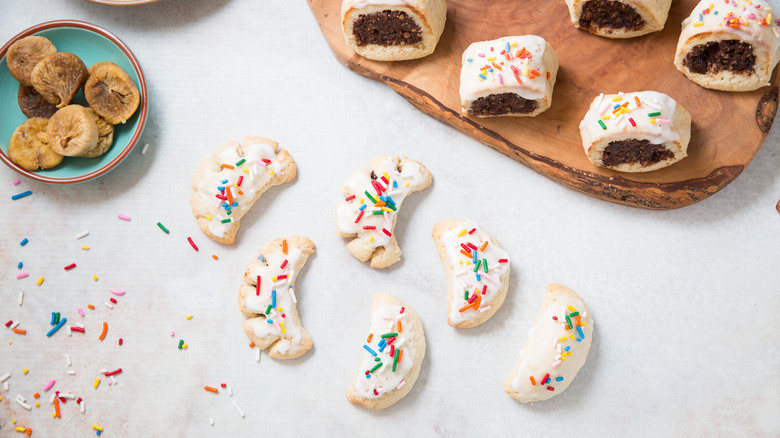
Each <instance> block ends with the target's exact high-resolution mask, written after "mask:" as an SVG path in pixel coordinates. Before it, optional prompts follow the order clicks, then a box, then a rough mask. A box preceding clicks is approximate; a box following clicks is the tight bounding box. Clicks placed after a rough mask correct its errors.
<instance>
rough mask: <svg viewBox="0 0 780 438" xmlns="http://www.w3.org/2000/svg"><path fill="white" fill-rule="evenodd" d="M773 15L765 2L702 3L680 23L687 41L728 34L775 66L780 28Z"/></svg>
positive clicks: (709, 0)
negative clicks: (706, 35)
mask: <svg viewBox="0 0 780 438" xmlns="http://www.w3.org/2000/svg"><path fill="white" fill-rule="evenodd" d="M773 12H774V11H773V8H772V5H771V4H770V2H769V1H767V0H763V1H755V0H731V1H724V0H702V1H701V2H699V4H698V5H696V7H695V8H693V11H692V12H691V15H690V16H689V17H688V18H686V19H685V20H683V22H682V26H683V35H684V37H685V39H686V40H688V39H690V38H691V37H693V36H695V35H701V34H708V33H712V32H723V31H726V32H729V33H731V34H733V35H735V36H736V37H737V38H738V39H739V40H742V41H745V42H749V43H750V44H753V46H754V47H757V48H759V49H760V50H764V51H765V52H766V53H768V54H769V56H770V65H771V66H772V67H774V66H775V65H776V64H777V61H778V56H780V51H779V50H778V49H780V29H778V25H777V23H776V21H775V20H777V18H778V17H777V16H776V14H773ZM773 17H774V18H773Z"/></svg>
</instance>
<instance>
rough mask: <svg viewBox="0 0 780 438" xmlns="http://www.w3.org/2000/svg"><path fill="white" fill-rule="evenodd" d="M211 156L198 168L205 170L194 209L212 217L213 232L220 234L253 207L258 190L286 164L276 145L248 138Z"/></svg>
mask: <svg viewBox="0 0 780 438" xmlns="http://www.w3.org/2000/svg"><path fill="white" fill-rule="evenodd" d="M209 160H211V163H209V164H211V165H210V166H203V165H202V166H200V167H199V168H198V171H199V172H202V173H201V174H200V175H196V178H199V180H198V183H197V195H198V197H199V198H200V201H201V202H199V203H198V204H197V205H198V208H197V210H198V211H193V213H195V214H196V216H198V215H200V216H203V217H206V218H207V219H209V222H208V230H209V232H211V234H213V235H214V236H216V237H218V238H220V237H224V236H225V235H226V233H227V232H228V230H230V228H231V227H234V226H235V223H234V222H237V221H238V220H240V218H241V217H242V216H243V215H244V214H245V213H246V212H247V211H248V210H249V208H250V207H251V204H252V200H253V199H254V198H255V195H256V193H257V191H258V190H261V189H263V188H264V187H265V186H266V185H267V184H268V183H269V181H270V180H271V176H272V175H273V174H274V173H275V172H279V171H280V170H281V169H282V168H281V165H280V164H279V163H278V162H277V161H276V151H275V148H274V146H272V145H271V144H269V143H263V142H252V141H247V140H246V139H245V140H244V142H243V143H239V142H237V141H232V142H230V143H229V144H228V145H226V147H223V148H220V149H219V150H218V151H217V154H216V155H215V157H214V158H211V159H209ZM239 163H241V164H239ZM228 192H229V193H228ZM230 199H232V200H233V202H232V203H229V201H230ZM193 210H195V209H193Z"/></svg>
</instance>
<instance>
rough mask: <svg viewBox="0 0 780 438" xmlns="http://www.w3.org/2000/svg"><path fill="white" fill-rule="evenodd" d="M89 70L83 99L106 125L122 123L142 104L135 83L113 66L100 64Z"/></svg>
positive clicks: (117, 67) (110, 63)
mask: <svg viewBox="0 0 780 438" xmlns="http://www.w3.org/2000/svg"><path fill="white" fill-rule="evenodd" d="M90 70H91V73H90V75H89V79H87V83H86V84H85V85H84V97H86V98H87V103H89V106H90V108H92V109H93V110H95V113H97V114H99V115H100V116H101V117H103V118H104V119H106V121H108V123H111V124H114V125H116V124H117V123H125V122H126V121H127V119H129V118H130V116H132V115H133V113H134V112H135V110H136V109H138V104H139V103H140V102H141V93H139V92H138V87H136V86H135V82H133V80H132V79H131V78H130V76H128V74H127V73H125V71H124V70H122V68H121V67H119V66H118V65H116V64H114V63H113V62H99V63H97V64H95V65H93V66H92V67H90Z"/></svg>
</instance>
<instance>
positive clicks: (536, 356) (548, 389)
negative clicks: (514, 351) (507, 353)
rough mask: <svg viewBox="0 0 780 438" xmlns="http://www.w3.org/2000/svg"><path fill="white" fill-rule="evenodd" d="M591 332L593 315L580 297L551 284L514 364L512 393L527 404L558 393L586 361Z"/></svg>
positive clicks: (566, 385) (564, 288) (566, 289)
mask: <svg viewBox="0 0 780 438" xmlns="http://www.w3.org/2000/svg"><path fill="white" fill-rule="evenodd" d="M570 322H571V324H573V327H571V326H570V325H569V323H570ZM592 334H593V318H591V315H590V312H589V311H588V308H587V306H586V305H585V303H584V302H583V300H582V298H580V297H579V296H578V295H577V294H576V293H574V292H573V291H572V290H571V289H568V288H566V287H563V286H560V285H550V286H549V287H548V291H547V294H546V296H545V299H544V301H543V302H542V306H541V308H540V310H539V315H538V316H537V320H536V324H535V325H534V326H533V327H532V328H531V331H530V332H529V333H528V340H527V341H526V344H525V347H523V349H522V350H521V351H520V359H519V361H518V363H517V364H516V365H515V370H514V371H513V373H514V372H515V371H516V375H515V377H514V379H513V380H512V381H511V390H512V391H513V392H515V393H516V394H513V395H512V396H513V397H515V398H517V399H518V400H520V401H522V402H524V403H528V402H534V401H540V400H547V399H549V398H551V397H553V396H555V395H557V394H560V393H561V391H563V390H565V389H566V388H567V387H568V386H569V384H570V383H571V382H572V380H573V379H574V377H575V376H576V375H577V371H579V369H580V368H581V367H582V365H583V364H584V363H585V359H587V357H588V351H589V349H590V343H591V340H592Z"/></svg>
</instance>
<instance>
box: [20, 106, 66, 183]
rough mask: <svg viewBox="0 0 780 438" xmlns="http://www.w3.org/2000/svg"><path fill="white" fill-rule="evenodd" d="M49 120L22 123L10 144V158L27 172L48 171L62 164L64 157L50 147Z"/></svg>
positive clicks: (40, 119) (34, 118)
mask: <svg viewBox="0 0 780 438" xmlns="http://www.w3.org/2000/svg"><path fill="white" fill-rule="evenodd" d="M48 124H49V121H48V120H47V119H44V118H42V117H33V118H32V119H29V120H27V121H26V122H24V123H22V124H21V125H20V126H19V127H18V128H16V131H14V133H13V135H12V136H11V140H10V141H9V142H8V158H10V159H11V161H13V162H14V163H16V165H17V166H19V167H21V168H23V169H26V170H38V169H48V168H50V167H54V166H56V165H58V164H60V163H61V162H62V155H60V154H58V153H56V152H54V151H53V150H52V149H51V147H49V140H48V135H47V134H46V127H47V125H48Z"/></svg>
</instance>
